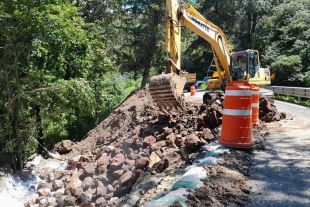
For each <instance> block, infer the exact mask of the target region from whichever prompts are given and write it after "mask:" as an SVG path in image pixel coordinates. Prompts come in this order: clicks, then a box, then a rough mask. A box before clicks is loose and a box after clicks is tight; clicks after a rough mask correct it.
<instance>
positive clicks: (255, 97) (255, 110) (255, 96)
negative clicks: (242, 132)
mask: <svg viewBox="0 0 310 207" xmlns="http://www.w3.org/2000/svg"><path fill="white" fill-rule="evenodd" d="M251 89H252V124H253V125H254V124H259V87H258V86H257V85H256V84H251Z"/></svg>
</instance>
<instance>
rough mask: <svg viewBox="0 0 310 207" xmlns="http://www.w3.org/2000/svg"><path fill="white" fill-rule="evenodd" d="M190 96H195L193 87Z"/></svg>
mask: <svg viewBox="0 0 310 207" xmlns="http://www.w3.org/2000/svg"><path fill="white" fill-rule="evenodd" d="M191 96H195V86H191Z"/></svg>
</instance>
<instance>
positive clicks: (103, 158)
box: [97, 155, 111, 167]
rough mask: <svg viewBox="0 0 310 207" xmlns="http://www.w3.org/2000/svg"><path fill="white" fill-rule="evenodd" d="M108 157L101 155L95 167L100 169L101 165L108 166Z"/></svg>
mask: <svg viewBox="0 0 310 207" xmlns="http://www.w3.org/2000/svg"><path fill="white" fill-rule="evenodd" d="M110 159H111V158H110V157H109V156H107V155H102V156H101V157H100V158H99V159H98V160H97V167H100V166H101V165H109V164H110Z"/></svg>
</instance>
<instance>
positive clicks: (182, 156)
mask: <svg viewBox="0 0 310 207" xmlns="http://www.w3.org/2000/svg"><path fill="white" fill-rule="evenodd" d="M221 105H222V104H221V103H220V102H218V101H216V103H214V104H211V105H206V104H204V105H203V106H202V107H201V108H199V109H198V107H189V108H188V109H186V110H185V111H177V110H172V111H170V113H169V114H167V113H161V112H159V113H158V114H157V115H156V116H153V117H149V118H148V121H147V124H145V125H144V126H140V127H138V128H139V130H136V129H135V130H131V131H127V132H126V133H125V134H124V133H123V132H120V133H119V134H117V135H115V136H114V137H113V139H112V138H111V139H110V140H109V142H108V144H104V145H102V146H96V147H94V148H92V149H91V150H89V151H87V150H84V153H82V154H81V155H78V156H74V157H70V158H69V159H68V161H67V163H68V165H67V168H66V170H61V171H54V170H53V169H52V168H49V167H47V168H44V169H43V170H42V172H41V174H40V178H41V179H42V180H44V182H43V183H42V184H41V185H39V186H38V188H37V189H36V193H35V194H33V195H31V196H30V197H29V198H28V199H27V201H26V202H25V206H31V205H34V204H35V203H37V204H39V205H40V206H113V205H114V204H115V203H116V202H117V200H118V199H119V198H120V197H122V196H124V195H126V194H127V193H129V192H130V191H131V189H132V186H133V185H134V184H135V183H136V181H137V179H138V178H139V177H140V176H141V175H142V174H143V173H144V172H145V171H149V172H151V173H152V174H156V173H161V172H162V171H164V170H172V171H173V170H175V169H177V168H179V167H180V166H181V165H182V164H183V163H184V162H185V161H187V160H188V159H189V158H188V154H190V153H192V152H196V151H198V149H199V147H200V146H202V145H205V144H208V142H210V141H211V140H213V139H214V137H215V134H216V133H217V132H218V131H217V130H216V127H217V126H219V125H220V124H221V121H220V119H221V118H220V111H221V109H222V106H221ZM144 121H145V120H144ZM77 144H78V143H73V142H71V141H69V140H64V141H62V142H60V143H58V144H56V145H55V148H54V151H55V152H58V153H59V154H60V156H62V157H65V155H66V154H65V153H69V152H70V150H71V149H72V148H74V147H75V145H77ZM61 154H63V155H61ZM29 161H30V160H29ZM26 167H28V168H29V169H30V168H31V165H27V164H26Z"/></svg>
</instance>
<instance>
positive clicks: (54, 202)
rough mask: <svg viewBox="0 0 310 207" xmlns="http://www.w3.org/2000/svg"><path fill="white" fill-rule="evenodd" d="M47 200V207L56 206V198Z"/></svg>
mask: <svg viewBox="0 0 310 207" xmlns="http://www.w3.org/2000/svg"><path fill="white" fill-rule="evenodd" d="M46 200H47V205H48V206H49V207H50V206H57V202H56V198H54V197H49V198H47V199H46Z"/></svg>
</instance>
